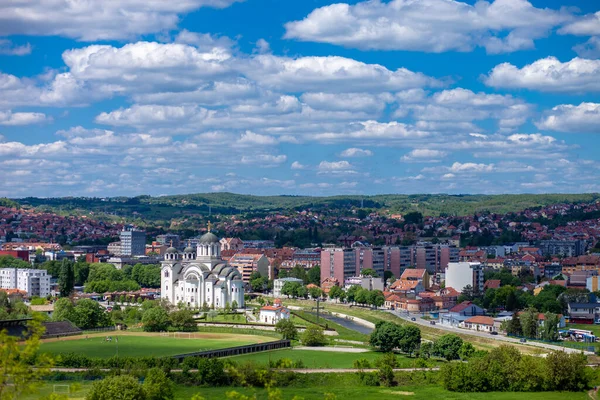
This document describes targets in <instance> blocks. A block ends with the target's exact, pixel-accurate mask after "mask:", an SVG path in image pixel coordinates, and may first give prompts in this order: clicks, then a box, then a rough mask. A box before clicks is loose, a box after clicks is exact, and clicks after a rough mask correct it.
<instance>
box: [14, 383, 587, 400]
mask: <svg viewBox="0 0 600 400" xmlns="http://www.w3.org/2000/svg"><path fill="white" fill-rule="evenodd" d="M53 385H54V383H49V384H45V385H43V386H42V387H41V388H40V390H39V391H38V392H37V394H35V395H28V396H23V397H22V399H23V400H34V399H40V398H43V397H45V396H48V395H50V394H51V393H52V392H53V387H54V386H53ZM79 386H80V387H79V390H77V391H74V392H71V394H70V395H69V397H68V398H69V399H71V400H75V399H78V400H83V399H84V398H85V395H86V394H87V392H88V391H89V389H90V387H91V383H89V382H84V383H83V384H82V385H79ZM231 391H236V392H238V393H242V394H245V395H253V394H256V398H257V399H258V400H267V392H266V391H265V390H264V389H248V388H240V387H211V388H198V387H189V386H177V387H176V389H175V399H176V400H189V399H191V397H192V396H193V395H194V394H200V395H201V396H202V397H203V398H204V399H206V400H221V399H224V398H226V394H227V393H228V392H231ZM281 392H282V394H283V399H285V400H288V399H292V398H293V397H294V396H299V397H301V398H303V399H305V400H322V399H323V397H324V396H323V395H324V394H325V393H333V394H335V396H336V397H335V398H337V399H344V400H383V399H410V400H431V399H445V400H567V399H568V400H571V399H572V400H584V399H589V397H588V395H587V393H584V392H580V393H569V392H544V393H513V392H506V393H503V392H491V393H455V392H449V391H447V390H444V389H442V388H441V387H440V386H437V385H425V386H398V387H392V388H385V387H368V386H347V385H346V386H344V385H342V384H339V385H327V386H314V387H311V388H296V387H289V388H282V389H281Z"/></svg>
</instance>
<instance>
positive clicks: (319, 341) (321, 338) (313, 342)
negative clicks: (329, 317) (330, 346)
mask: <svg viewBox="0 0 600 400" xmlns="http://www.w3.org/2000/svg"><path fill="white" fill-rule="evenodd" d="M326 343H327V339H326V338H325V334H324V333H323V328H321V327H320V326H317V325H309V326H308V327H307V328H306V329H305V330H304V332H303V333H302V344H303V345H305V346H311V347H313V346H324V345H325V344H326Z"/></svg>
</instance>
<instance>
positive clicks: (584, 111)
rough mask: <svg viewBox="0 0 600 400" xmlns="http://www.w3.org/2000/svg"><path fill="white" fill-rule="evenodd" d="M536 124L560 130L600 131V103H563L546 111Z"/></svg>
mask: <svg viewBox="0 0 600 400" xmlns="http://www.w3.org/2000/svg"><path fill="white" fill-rule="evenodd" d="M535 125H536V126H537V127H538V128H539V129H545V130H550V131H558V132H589V133H600V104H598V103H581V104H579V105H572V104H562V105H559V106H556V107H554V108H552V109H551V110H550V111H547V112H545V113H544V116H543V117H542V119H541V120H540V121H539V122H537V123H536V124H535Z"/></svg>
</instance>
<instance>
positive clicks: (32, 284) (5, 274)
mask: <svg viewBox="0 0 600 400" xmlns="http://www.w3.org/2000/svg"><path fill="white" fill-rule="evenodd" d="M50 279H52V277H51V276H50V275H48V273H47V271H46V270H45V269H20V268H19V269H17V268H2V269H0V288H2V289H19V290H23V291H25V292H27V296H28V297H31V296H39V297H46V296H48V295H49V294H50Z"/></svg>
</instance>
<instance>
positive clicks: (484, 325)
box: [459, 315, 497, 332]
mask: <svg viewBox="0 0 600 400" xmlns="http://www.w3.org/2000/svg"><path fill="white" fill-rule="evenodd" d="M459 326H460V327H461V328H465V329H471V330H473V331H478V332H497V329H496V326H495V325H494V318H492V317H486V316H484V315H476V316H474V317H470V318H468V319H466V320H464V321H463V322H462V323H461V324H460V325H459Z"/></svg>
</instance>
